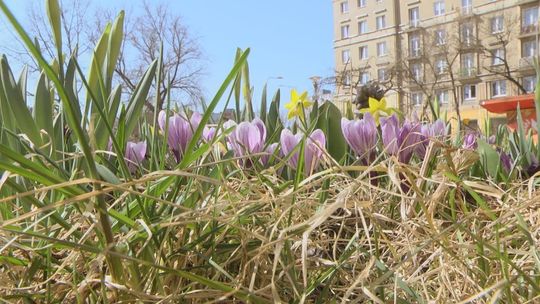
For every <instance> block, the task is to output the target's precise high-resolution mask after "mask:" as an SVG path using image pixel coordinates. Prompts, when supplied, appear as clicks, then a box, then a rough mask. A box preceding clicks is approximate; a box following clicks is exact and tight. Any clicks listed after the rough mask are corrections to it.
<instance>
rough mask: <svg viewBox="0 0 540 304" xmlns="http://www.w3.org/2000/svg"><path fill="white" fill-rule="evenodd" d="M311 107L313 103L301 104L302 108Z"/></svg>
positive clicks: (305, 102)
mask: <svg viewBox="0 0 540 304" xmlns="http://www.w3.org/2000/svg"><path fill="white" fill-rule="evenodd" d="M312 105H313V102H310V101H307V100H306V101H304V103H303V106H304V108H309V107H311V106H312Z"/></svg>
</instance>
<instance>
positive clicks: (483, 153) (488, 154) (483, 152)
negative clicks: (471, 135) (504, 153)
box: [478, 139, 501, 178]
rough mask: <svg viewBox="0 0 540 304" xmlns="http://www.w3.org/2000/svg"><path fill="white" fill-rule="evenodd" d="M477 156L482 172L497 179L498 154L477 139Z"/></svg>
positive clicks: (481, 140)
mask: <svg viewBox="0 0 540 304" xmlns="http://www.w3.org/2000/svg"><path fill="white" fill-rule="evenodd" d="M478 154H479V155H480V161H481V162H482V166H483V167H484V170H487V173H488V174H489V176H491V177H492V178H497V172H498V171H499V167H500V165H501V159H500V156H499V153H497V151H495V149H493V148H492V147H491V145H489V144H488V143H487V142H485V141H484V140H483V139H478Z"/></svg>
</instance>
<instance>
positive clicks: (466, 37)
mask: <svg viewBox="0 0 540 304" xmlns="http://www.w3.org/2000/svg"><path fill="white" fill-rule="evenodd" d="M460 33H461V43H462V44H464V45H466V46H470V45H472V44H474V24H472V23H464V24H462V25H461V31H460Z"/></svg>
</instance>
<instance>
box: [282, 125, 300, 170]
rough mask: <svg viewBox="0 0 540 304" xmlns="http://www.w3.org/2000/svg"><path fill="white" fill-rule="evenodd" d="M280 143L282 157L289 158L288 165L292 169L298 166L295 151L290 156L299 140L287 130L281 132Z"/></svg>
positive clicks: (296, 152)
mask: <svg viewBox="0 0 540 304" xmlns="http://www.w3.org/2000/svg"><path fill="white" fill-rule="evenodd" d="M280 142H281V149H282V150H283V155H284V156H285V157H289V156H290V157H289V165H290V166H291V167H293V168H296V166H297V164H298V151H295V153H294V154H293V155H290V154H291V152H292V151H293V150H294V148H295V147H296V145H297V144H298V142H299V138H298V137H297V136H295V135H293V134H292V132H291V131H290V130H289V129H283V131H281V137H280Z"/></svg>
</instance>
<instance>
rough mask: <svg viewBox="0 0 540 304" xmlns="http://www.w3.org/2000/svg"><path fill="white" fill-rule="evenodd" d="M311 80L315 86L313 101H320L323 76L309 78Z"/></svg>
mask: <svg viewBox="0 0 540 304" xmlns="http://www.w3.org/2000/svg"><path fill="white" fill-rule="evenodd" d="M309 79H311V82H312V84H313V101H319V95H320V94H319V93H320V92H319V91H320V89H321V86H320V84H321V76H317V75H315V76H311V77H309Z"/></svg>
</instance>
